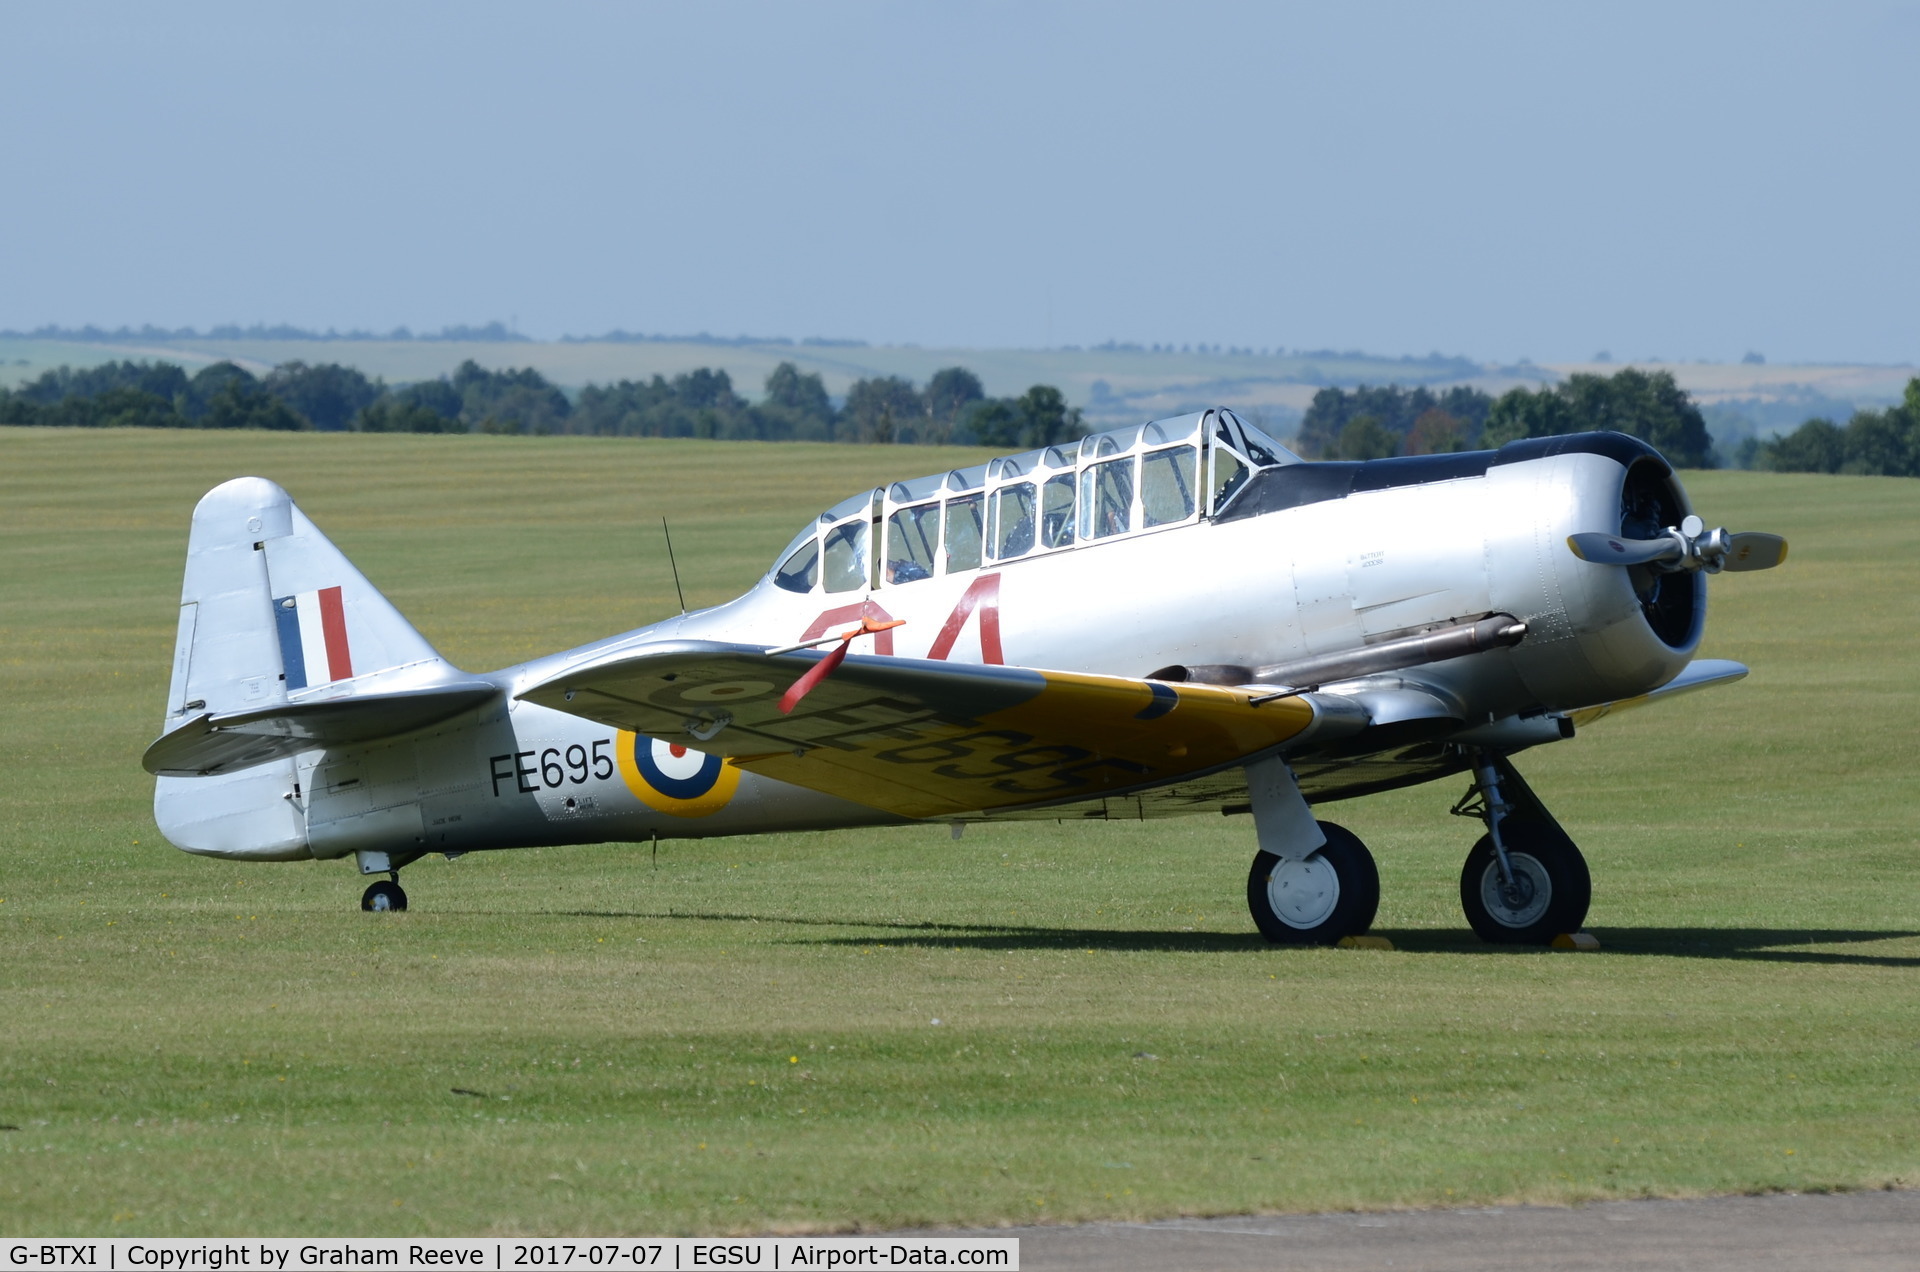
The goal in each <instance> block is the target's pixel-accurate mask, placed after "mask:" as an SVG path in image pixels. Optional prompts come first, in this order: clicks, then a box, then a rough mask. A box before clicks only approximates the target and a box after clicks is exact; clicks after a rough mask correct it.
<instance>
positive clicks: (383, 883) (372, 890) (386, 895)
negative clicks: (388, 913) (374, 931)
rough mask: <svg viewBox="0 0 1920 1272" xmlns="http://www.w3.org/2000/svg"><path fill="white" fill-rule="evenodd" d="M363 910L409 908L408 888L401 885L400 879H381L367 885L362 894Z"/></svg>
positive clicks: (361, 905)
mask: <svg viewBox="0 0 1920 1272" xmlns="http://www.w3.org/2000/svg"><path fill="white" fill-rule="evenodd" d="M360 908H361V909H362V910H404V909H406V908H407V890H406V889H405V888H402V887H401V886H400V881H399V880H398V879H381V880H379V881H378V882H376V883H370V884H368V885H367V890H366V891H365V892H362V893H361V894H360Z"/></svg>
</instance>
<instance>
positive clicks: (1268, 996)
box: [0, 430, 1920, 1234]
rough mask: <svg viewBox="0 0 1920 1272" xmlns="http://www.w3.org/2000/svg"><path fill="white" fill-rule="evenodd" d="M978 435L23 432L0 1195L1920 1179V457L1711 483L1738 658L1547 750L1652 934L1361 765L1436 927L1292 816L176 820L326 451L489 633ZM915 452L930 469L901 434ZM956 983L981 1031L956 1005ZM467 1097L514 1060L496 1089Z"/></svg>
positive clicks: (1408, 880) (5, 571)
mask: <svg viewBox="0 0 1920 1272" xmlns="http://www.w3.org/2000/svg"><path fill="white" fill-rule="evenodd" d="M966 458H968V456H967V454H965V453H963V452H947V453H945V454H942V455H935V454H934V453H932V452H928V451H923V450H917V449H916V450H912V451H906V452H897V451H888V450H884V449H866V450H861V449H853V448H828V447H799V446H795V447H756V446H751V445H746V444H740V443H729V444H702V443H691V442H602V441H594V440H588V439H517V438H483V437H462V438H431V437H428V438H414V437H378V436H328V437H315V436H292V437H276V436H265V435H219V434H207V433H192V434H186V433H183V434H167V433H140V432H130V433H120V434H104V435H76V434H65V433H54V432H40V431H27V430H0V534H4V540H0V541H3V542H4V544H5V552H4V554H3V555H0V651H3V652H0V725H4V739H5V746H6V767H5V777H4V779H3V780H0V898H4V900H0V959H3V960H4V967H5V972H4V975H0V1124H5V1125H7V1126H9V1127H17V1128H18V1129H16V1130H7V1131H0V1231H4V1232H6V1233H8V1234H28V1233H48V1234H51V1233H77V1232H87V1233H106V1234H113V1233H116V1232H118V1233H148V1234H189V1233H222V1232H268V1233H286V1234H292V1233H349V1232H350V1233H386V1232H394V1233H399V1232H410V1233H411V1232H420V1233H469V1232H589V1231H590V1232H597V1233H606V1232H613V1231H616V1230H618V1231H643V1232H693V1231H698V1232H714V1231H722V1230H766V1229H775V1230H784V1229H823V1228H824V1229H833V1228H848V1227H857V1226H865V1227H876V1226H884V1225H900V1224H946V1223H968V1224H973V1223H994V1222H999V1221H1011V1222H1024V1221H1034V1220H1040V1221H1061V1220H1071V1219H1085V1218H1097V1217H1107V1218H1113V1217H1147V1216H1164V1215H1169V1214H1175V1213H1210V1212H1232V1211H1241V1210H1299V1209H1317V1208H1324V1207H1386V1206H1405V1205H1433V1204H1448V1203H1466V1202H1475V1203H1483V1202H1495V1201H1517V1200H1528V1201H1538V1202H1567V1201H1576V1200H1580V1199H1584V1198H1597V1197H1620V1196H1640V1195H1675V1194H1690V1193H1702V1192H1722V1191H1745V1190H1758V1189H1800V1190H1806V1189H1820V1188H1862V1187H1877V1186H1885V1185H1889V1184H1904V1185H1908V1186H1911V1185H1915V1184H1920V1014H1917V1013H1916V1007H1915V1004H1916V1001H1920V994H1917V993H1916V990H1920V914H1917V913H1916V902H1915V896H1916V892H1915V884H1916V882H1917V881H1920V854H1916V842H1915V840H1916V836H1915V831H1914V824H1915V818H1914V816H1913V810H1914V807H1915V802H1916V799H1915V797H1916V794H1920V789H1917V788H1920V778H1916V776H1915V774H1916V771H1917V770H1920V766H1917V765H1916V758H1920V757H1916V746H1915V738H1916V728H1915V723H1914V721H1915V718H1916V706H1920V702H1916V697H1917V696H1920V690H1916V687H1915V684H1914V680H1915V677H1914V674H1913V654H1912V650H1913V640H1912V632H1913V631H1914V630H1915V628H1916V625H1920V612H1917V611H1920V599H1916V598H1920V587H1917V586H1916V584H1917V583H1920V565H1916V562H1920V483H1916V482H1911V481H1902V480H1898V479H1878V478H1823V477H1800V476H1771V475H1760V474H1695V475H1692V476H1691V477H1690V486H1691V489H1692V491H1693V494H1694V496H1695V500H1696V502H1697V503H1698V505H1699V506H1700V507H1701V509H1702V512H1703V514H1704V515H1706V516H1707V517H1708V519H1709V521H1710V522H1712V523H1720V522H1725V523H1727V524H1731V525H1734V526H1736V527H1748V528H1764V529H1770V530H1777V531H1780V532H1782V533H1785V534H1787V535H1788V536H1790V537H1791V538H1792V540H1793V544H1794V547H1793V554H1792V559H1791V560H1790V561H1789V563H1788V564H1787V566H1786V567H1785V568H1783V569H1781V570H1777V571H1774V572H1772V573H1770V574H1761V575H1754V576H1747V577H1728V578H1722V579H1717V580H1715V581H1714V583H1713V585H1712V590H1713V598H1714V599H1713V613H1712V616H1711V618H1710V623H1709V626H1710V636H1709V646H1708V649H1707V650H1706V652H1707V653H1709V654H1712V655H1718V656H1725V657H1734V658H1741V659H1743V660H1746V661H1748V662H1750V663H1751V664H1752V665H1753V667H1754V668H1755V674H1754V675H1753V676H1752V677H1751V678H1750V679H1749V680H1748V681H1746V682H1744V683H1743V684H1740V685H1737V686H1734V687H1731V688H1727V689H1722V690H1716V691H1712V692H1710V693H1706V694H1701V695H1698V696H1695V697H1691V698H1688V699H1686V700H1684V701H1683V702H1681V703H1677V704H1673V705H1670V706H1668V707H1666V708H1662V709H1651V710H1647V711H1644V712H1638V713H1633V714H1630V715H1626V716H1623V717H1620V718H1618V719H1615V720H1610V721H1606V722H1603V723H1602V724H1600V725H1597V726H1595V727H1594V728H1593V729H1591V730H1589V731H1587V732H1585V733H1583V734H1582V736H1581V737H1580V738H1579V739H1577V740H1575V741H1573V742H1571V743H1565V744H1561V745H1558V746H1555V747H1551V748H1547V749H1545V750H1543V751H1541V752H1538V753H1535V754H1530V755H1528V756H1525V757H1522V759H1521V761H1520V766H1521V768H1522V770H1523V771H1524V772H1526V773H1527V774H1528V776H1529V778H1530V780H1531V781H1532V783H1533V785H1534V786H1535V787H1536V789H1538V790H1539V791H1540V792H1541V794H1542V795H1543V797H1544V798H1546V799H1547V800H1548V801H1549V802H1550V803H1551V804H1552V806H1553V807H1554V808H1555V809H1556V810H1557V811H1558V812H1559V813H1560V815H1561V818H1562V820H1563V821H1564V823H1565V824H1566V825H1567V827H1568V829H1569V830H1570V831H1571V832H1572V833H1573V834H1574V836H1575V838H1576V839H1578V840H1579V841H1580V842H1581V843H1582V845H1583V846H1584V848H1585V850H1586V852H1587V854H1588V857H1589V860H1590V861H1591V863H1592V866H1593V874H1594V881H1595V901H1594V907H1593V911H1592V914H1591V917H1590V920H1589V924H1588V926H1589V929H1590V930H1592V931H1594V932H1595V933H1596V934H1598V935H1599V937H1600V938H1601V940H1602V941H1603V942H1604V943H1605V946H1606V950H1605V952H1603V953H1601V954H1597V955H1589V954H1547V953H1533V952H1515V951H1506V950H1493V949H1490V948H1488V947H1484V946H1481V945H1479V944H1478V943H1476V942H1474V941H1473V940H1472V939H1471V937H1470V936H1469V935H1468V933H1467V932H1466V928H1465V923H1464V920H1463V919H1462V917H1461V915H1460V912H1459V903H1458V899H1457V879H1458V871H1459V867H1460V862H1461V860H1462V858H1463V856H1464V854H1465V851H1466V848H1467V846H1468V844H1469V843H1470V841H1471V840H1472V838H1473V837H1474V833H1475V831H1474V828H1473V827H1472V826H1471V825H1470V824H1469V823H1466V822H1462V821H1458V820H1455V819H1452V818H1449V817H1447V816H1446V807H1447V805H1448V803H1449V802H1450V801H1451V800H1452V799H1453V798H1454V797H1455V796H1456V795H1457V794H1458V793H1459V792H1458V791H1457V790H1456V789H1454V787H1453V785H1452V784H1448V785H1446V786H1445V787H1439V786H1436V787H1431V788H1427V789H1422V790H1415V791H1409V792H1401V793H1397V794H1395V795H1392V796H1386V797H1379V798H1375V799H1371V800H1366V801H1360V802H1357V803H1354V804H1348V805H1340V806H1337V808H1336V809H1335V810H1333V812H1332V815H1333V816H1334V817H1336V818H1338V819H1339V820H1341V821H1343V822H1345V823H1347V824H1349V825H1351V826H1352V827H1353V828H1354V829H1356V830H1357V831H1359V832H1360V834H1361V835H1362V836H1363V837H1364V838H1366V839H1367V840H1368V841H1369V842H1370V843H1371V844H1372V845H1373V847H1374V849H1375V852H1376V855H1377V857H1378V859H1379V862H1380V866H1381V874H1382V879H1383V884H1384V890H1385V896H1384V900H1383V903H1382V907H1381V914H1380V919H1379V922H1378V927H1377V929H1376V930H1380V931H1384V932H1385V933H1386V934H1387V935H1389V936H1390V937H1391V938H1392V939H1393V940H1394V942H1395V944H1396V945H1397V946H1398V947H1399V949H1398V950H1396V951H1395V952H1392V953H1379V952H1368V951H1298V950H1274V949H1269V948H1266V947H1265V946H1263V945H1262V944H1260V943H1259V942H1258V941H1257V939H1255V938H1254V937H1253V936H1252V935H1251V923H1250V920H1249V919H1248V918H1247V916H1246V913H1245V908H1244V902H1243V900H1242V889H1243V887H1244V880H1245V871H1246V866H1247V862H1248V859H1249V858H1250V856H1251V853H1252V844H1251V827H1250V826H1249V825H1248V824H1247V823H1246V821H1245V819H1232V820H1223V819H1218V818H1196V819H1190V820H1185V821H1178V822H1168V823H1157V824H1153V825H1146V826H1141V825H1113V826H1068V827H1053V826H1046V825H1040V826H990V827H984V828H975V829H973V830H970V831H969V832H968V834H967V836H966V838H965V839H963V840H961V841H959V842H958V843H955V842H952V841H950V840H949V838H948V836H947V832H946V831H945V829H944V828H925V829H922V828H909V829H903V830H896V831H886V832H861V833H846V834H813V835H791V836H776V837H768V838H763V839H754V840H738V841H731V842H719V843H711V844H704V845H701V844H677V843H676V844H669V845H666V846H664V847H663V848H662V850H661V853H660V856H659V861H658V865H657V867H656V866H655V864H654V863H653V861H652V860H651V858H650V855H649V853H648V852H647V850H646V849H645V848H641V847H633V846H605V847H596V848H582V849H566V850H546V851H539V852H525V853H512V854H487V855H475V856H469V857H467V858H464V859H462V860H460V861H458V862H455V863H451V864H446V863H441V862H438V861H433V862H423V863H421V864H419V865H417V866H415V867H413V868H412V869H411V870H409V872H408V875H407V881H408V886H409V890H410V891H411V893H412V895H413V898H414V904H415V906H416V907H417V908H416V909H415V910H414V911H413V912H412V913H409V914H405V915H386V916H370V915H363V914H360V913H359V912H358V911H357V909H355V908H354V905H355V899H356V897H357V895H358V892H359V889H360V881H359V880H358V879H357V878H356V877H354V875H353V872H352V871H351V869H350V868H349V867H346V866H344V865H342V864H340V863H329V864H302V865H276V866H243V865H238V864H232V863H221V862H212V861H205V860H200V859H196V858H191V857H188V856H186V855H184V854H182V853H179V852H176V851H174V850H173V849H172V848H170V847H167V846H166V845H164V844H163V843H161V842H160V841H159V839H158V835H157V833H156V831H155V829H154V827H153V824H152V821H151V819H150V815H149V807H148V801H149V798H150V793H151V790H150V784H149V782H148V780H147V779H146V778H145V776H144V775H143V774H142V773H141V772H140V769H139V764H138V756H139V753H140V750H141V748H142V747H143V746H144V745H145V744H146V743H147V742H148V741H149V740H150V739H151V737H152V734H153V732H154V731H155V729H156V728H157V725H158V718H159V715H160V711H161V704H162V698H163V695H164V690H165V669H166V664H167V657H168V651H169V646H170V643H171V640H172V633H173V605H174V600H175V598H176V596H177V587H178V579H179V573H180V568H181V554H182V551H183V547H184V541H185V531H186V522H187V517H188V514H189V512H190V510H191V508H192V504H193V501H194V500H195V499H196V498H197V497H198V495H199V494H200V493H201V492H202V491H203V490H205V489H206V488H207V487H209V486H211V485H213V484H214V483H215V482H217V481H219V480H222V479H224V478H226V477H229V476H232V475H235V474H238V473H243V472H259V473H262V474H264V475H267V476H272V477H274V478H276V479H278V480H280V481H281V482H283V483H284V484H285V485H287V486H288V488H289V489H290V490H292V491H293V493H294V495H295V497H296V498H297V499H299V500H300V502H301V504H302V506H303V507H304V508H305V509H306V510H307V511H308V512H309V513H310V514H311V515H312V516H314V518H315V519H316V520H317V521H319V523H320V524H321V525H322V527H323V528H325V529H326V530H327V531H328V532H329V533H330V534H331V535H332V536H334V538H335V539H336V541H338V542H339V543H340V544H341V546H342V547H343V548H344V549H345V550H346V551H347V552H348V553H349V554H350V555H352V556H353V557H354V558H355V560H356V561H357V562H358V563H359V564H360V565H361V567H362V568H363V569H364V570H366V572H367V573H368V575H369V576H370V577H371V578H372V579H373V580H374V581H375V582H376V583H377V584H379V585H380V586H381V587H382V588H384V589H385V590H386V591H387V592H388V593H389V595H391V596H392V597H393V598H394V600H395V601H396V603H398V604H399V605H400V606H401V608H402V609H403V610H404V611H405V612H407V613H408V614H409V615H410V616H411V617H412V618H413V619H414V620H415V621H416V622H417V623H418V624H419V626H420V627H421V629H422V630H423V631H425V632H426V633H427V634H428V636H429V637H430V638H432V639H434V640H435V641H436V642H438V643H439V644H440V646H441V647H442V648H443V649H444V650H445V651H446V652H447V653H448V654H449V655H450V656H452V657H453V658H454V659H455V660H456V661H458V662H460V663H462V664H463V665H466V666H469V667H475V668H480V667H489V666H495V665H499V664H501V663H505V662H509V661H513V660H516V659H519V658H522V657H525V656H527V655H529V654H532V653H535V652H539V651H544V650H548V649H553V648H558V647H561V646H565V645H568V644H571V643H574V642H577V641H581V640H585V639H589V638H592V637H595V636H599V635H604V634H607V633H609V632H612V631H615V630H619V629H622V628H626V627H629V626H633V625H635V624H637V623H639V622H642V621H645V620H647V619H650V618H653V617H658V616H660V615H661V614H663V613H667V612H671V609H672V602H671V599H670V598H671V596H672V583H671V578H670V576H669V575H668V573H667V570H666V567H665V562H664V560H663V558H662V556H661V554H660V552H659V550H658V543H659V538H658V517H659V515H660V514H661V513H663V512H664V513H666V514H668V515H670V516H671V517H672V518H673V521H674V529H675V546H676V547H677V549H678V550H679V552H680V559H681V569H682V572H683V574H684V575H685V576H686V578H687V581H688V592H689V597H688V599H689V601H691V602H693V603H696V604H699V603H706V602H712V601H716V600H720V599H723V598H725V597H726V596H729V595H732V594H733V593H734V592H736V591H737V590H739V589H740V588H742V587H744V586H746V585H747V584H748V583H750V582H751V581H752V580H753V578H755V577H756V576H757V575H758V574H759V573H760V572H761V570H763V569H764V568H765V566H766V564H767V563H768V561H769V560H770V559H771V557H772V556H773V554H774V553H775V552H776V551H778V549H779V547H780V546H781V545H782V544H784V543H785V542H786V540H787V538H788V537H789V535H790V534H791V533H792V531H793V530H794V529H795V528H796V527H797V526H798V525H799V524H800V523H801V522H802V521H804V519H805V518H806V517H807V516H809V515H810V514H811V513H812V512H813V511H814V510H816V509H817V508H818V507H820V506H822V505H824V504H827V503H829V502H832V501H833V500H835V499H837V498H839V497H840V496H842V495H844V494H846V493H848V492H849V491H851V490H856V489H859V488H860V486H862V485H863V484H866V483H869V482H871V481H874V480H877V479H879V478H880V477H882V476H886V475H892V476H901V475H909V474H910V473H914V472H919V471H924V470H927V469H933V468H938V467H940V466H942V465H944V464H949V463H958V462H961V461H962V460H963V459H966ZM903 461H904V463H903ZM936 1019H937V1020H939V1021H940V1022H941V1023H939V1024H937V1025H936V1024H934V1023H932V1022H933V1021H934V1020H936ZM454 1088H460V1089H461V1090H463V1091H468V1092H477V1093H479V1094H457V1093H455V1092H454Z"/></svg>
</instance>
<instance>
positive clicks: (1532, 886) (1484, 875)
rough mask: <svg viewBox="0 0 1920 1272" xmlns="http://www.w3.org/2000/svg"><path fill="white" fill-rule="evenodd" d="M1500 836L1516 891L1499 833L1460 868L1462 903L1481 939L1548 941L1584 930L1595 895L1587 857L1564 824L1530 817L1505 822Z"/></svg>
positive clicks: (1475, 849)
mask: <svg viewBox="0 0 1920 1272" xmlns="http://www.w3.org/2000/svg"><path fill="white" fill-rule="evenodd" d="M1500 840H1501V842H1502V843H1504V844H1505V845H1506V847H1507V860H1508V862H1509V863H1511V865H1512V866H1513V883H1514V887H1513V891H1512V892H1511V893H1509V892H1508V890H1507V887H1506V884H1505V881H1504V880H1502V879H1501V877H1500V862H1499V859H1498V858H1497V857H1496V856H1495V855H1494V851H1493V837H1492V836H1491V835H1482V836H1480V841H1479V842H1478V843H1476V844H1474V846H1473V851H1472V852H1470V853H1468V854H1467V864H1466V867H1465V868H1464V869H1462V870H1461V872H1460V904H1461V906H1462V908H1464V909H1465V910H1466V912H1467V922H1468V923H1470V924H1472V925H1473V930H1474V932H1475V933H1477V934H1478V935H1479V937H1480V939H1481V940H1483V941H1491V942H1493V943H1494V944H1495V945H1545V944H1547V943H1548V942H1550V941H1552V940H1553V938H1554V937H1556V936H1559V935H1561V934H1562V933H1569V932H1578V931H1579V930H1580V925H1581V924H1582V923H1584V922H1586V918H1587V906H1588V905H1589V904H1590V903H1591V902H1592V900H1593V879H1592V877H1591V876H1590V875H1588V873H1587V862H1586V858H1584V857H1582V856H1581V855H1580V850H1579V849H1578V848H1576V847H1575V846H1574V843H1573V840H1571V839H1569V838H1567V836H1566V832H1565V831H1563V830H1561V829H1560V828H1559V827H1558V826H1554V825H1551V824H1549V823H1547V822H1542V821H1537V820H1535V819H1533V818H1529V817H1509V818H1507V819H1506V820H1504V821H1502V822H1501V823H1500Z"/></svg>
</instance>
